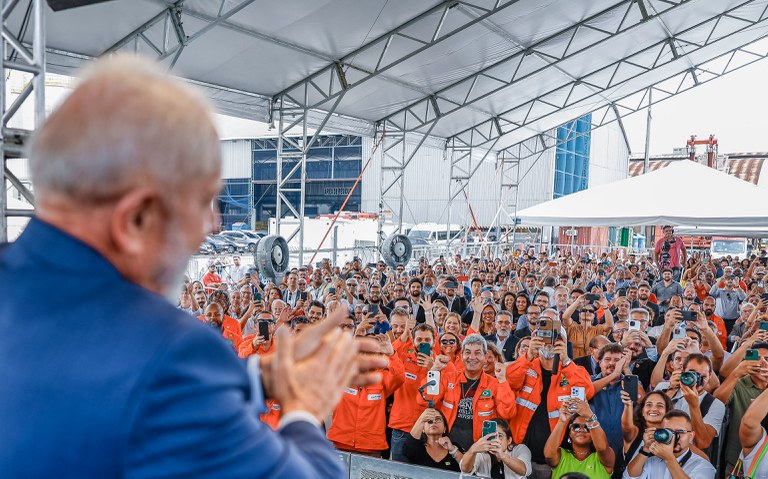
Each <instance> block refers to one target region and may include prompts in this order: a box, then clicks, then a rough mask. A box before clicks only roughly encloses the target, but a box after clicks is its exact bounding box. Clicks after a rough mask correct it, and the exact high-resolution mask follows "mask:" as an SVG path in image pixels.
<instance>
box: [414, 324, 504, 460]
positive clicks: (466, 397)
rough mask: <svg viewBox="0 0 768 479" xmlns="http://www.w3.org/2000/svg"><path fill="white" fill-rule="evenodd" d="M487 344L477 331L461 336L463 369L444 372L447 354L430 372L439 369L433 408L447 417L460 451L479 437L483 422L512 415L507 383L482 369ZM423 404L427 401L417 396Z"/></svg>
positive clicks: (431, 397)
mask: <svg viewBox="0 0 768 479" xmlns="http://www.w3.org/2000/svg"><path fill="white" fill-rule="evenodd" d="M487 352H488V344H487V342H486V341H485V339H483V337H482V336H480V335H479V334H471V335H469V336H467V337H466V338H464V342H463V344H462V350H461V357H462V361H463V363H464V370H463V371H453V372H448V371H445V370H444V368H445V366H446V365H447V364H448V358H447V357H446V356H439V357H438V358H437V360H436V361H435V365H434V366H432V371H440V387H439V391H438V393H437V394H435V395H430V394H426V395H425V397H426V400H427V401H429V400H433V401H434V406H435V409H438V410H440V411H441V412H442V413H443V414H444V415H445V417H446V419H447V420H448V424H447V426H448V431H449V432H448V435H449V437H450V439H451V442H452V443H453V444H454V445H456V446H457V447H458V448H459V449H460V450H461V451H467V450H468V449H469V448H470V446H472V444H474V443H475V441H477V440H478V439H480V437H481V436H482V430H483V421H485V420H488V419H493V418H496V417H501V418H503V419H505V420H507V421H510V420H512V419H513V418H514V417H515V412H516V409H517V405H516V404H515V395H514V393H513V392H512V390H511V389H510V387H509V385H508V384H507V383H506V382H499V381H498V380H497V379H496V378H495V377H493V376H490V375H488V374H486V373H484V372H483V368H484V367H485V361H486V359H485V358H486V354H487ZM417 401H418V402H419V404H420V405H422V406H427V405H428V404H427V402H426V401H425V400H424V399H423V398H421V397H419V398H417Z"/></svg>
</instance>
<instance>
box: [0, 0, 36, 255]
mask: <svg viewBox="0 0 768 479" xmlns="http://www.w3.org/2000/svg"><path fill="white" fill-rule="evenodd" d="M30 1H31V15H29V16H28V17H26V18H27V21H28V22H29V23H28V24H27V25H26V27H28V28H30V29H31V32H32V33H31V39H32V43H31V45H25V44H24V43H23V42H22V40H21V38H19V37H18V36H17V35H16V34H15V33H14V32H12V31H11V30H10V28H9V26H8V19H9V18H10V17H11V16H12V14H13V13H14V11H15V10H16V9H17V8H20V7H19V5H20V2H18V1H17V0H0V6H2V16H1V17H0V23H1V25H0V31H1V32H2V35H1V36H0V53H1V54H0V73H1V75H0V112H1V113H0V117H2V134H0V157H2V159H0V163H1V164H0V242H3V241H7V239H8V220H7V219H8V217H9V216H31V215H33V214H34V212H33V211H32V210H29V211H28V210H12V209H9V208H8V204H7V202H8V191H9V190H8V185H7V184H6V180H8V182H9V183H10V185H11V186H12V187H14V188H16V189H17V190H18V191H19V192H20V193H21V195H22V196H24V198H25V199H27V200H28V201H30V202H32V200H33V199H34V197H33V195H32V193H31V192H30V191H29V190H28V189H27V188H26V187H24V185H23V184H22V183H21V181H19V180H18V178H16V176H15V175H13V174H12V173H11V171H10V170H9V169H8V159H9V158H19V157H21V155H23V152H24V148H25V145H26V141H27V139H28V138H29V137H30V136H31V134H32V132H31V131H27V130H17V129H11V128H9V127H8V125H9V123H10V122H11V121H12V120H13V119H14V118H15V117H16V116H17V114H18V112H19V109H20V108H21V106H22V104H23V103H25V102H26V101H28V100H29V99H30V97H31V101H33V102H34V108H33V112H34V127H35V128H38V127H39V126H40V125H42V123H43V121H44V119H45V8H46V5H45V0H30ZM28 5H30V4H29V3H25V4H24V8H26V7H27V6H28ZM6 71H7V72H8V74H7V73H6ZM14 71H15V72H24V73H26V74H30V75H31V76H32V77H31V78H30V79H29V84H27V85H26V86H25V87H24V89H23V90H22V92H21V93H20V94H19V96H18V97H17V98H15V99H14V100H13V101H10V102H9V98H8V97H7V94H8V87H7V80H8V77H9V74H10V73H11V72H14ZM9 103H10V104H9Z"/></svg>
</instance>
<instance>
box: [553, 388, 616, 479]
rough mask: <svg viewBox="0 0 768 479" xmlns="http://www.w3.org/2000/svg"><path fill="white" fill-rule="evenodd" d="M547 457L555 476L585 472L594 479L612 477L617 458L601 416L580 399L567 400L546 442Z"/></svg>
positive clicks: (608, 478)
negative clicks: (600, 420)
mask: <svg viewBox="0 0 768 479" xmlns="http://www.w3.org/2000/svg"><path fill="white" fill-rule="evenodd" d="M566 429H567V431H566ZM564 435H565V436H566V437H565V438H563V436H564ZM544 457H545V458H546V460H547V464H549V466H550V467H552V477H560V476H561V475H562V474H565V473H566V472H582V473H585V474H587V475H589V477H590V478H591V479H610V477H611V473H613V464H614V461H615V454H614V452H613V449H611V447H610V445H609V444H608V438H607V437H606V436H605V432H604V431H603V429H602V426H601V425H600V422H599V421H598V419H597V416H596V415H595V414H594V413H593V412H592V409H590V407H589V403H587V402H586V401H582V400H580V399H577V398H569V399H567V400H565V401H563V405H562V406H561V407H560V416H559V418H558V421H557V425H555V427H554V429H552V434H550V435H549V439H547V443H546V444H545V445H544Z"/></svg>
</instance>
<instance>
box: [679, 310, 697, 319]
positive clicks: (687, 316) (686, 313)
mask: <svg viewBox="0 0 768 479" xmlns="http://www.w3.org/2000/svg"><path fill="white" fill-rule="evenodd" d="M680 314H682V318H680V319H682V320H683V321H696V313H695V312H694V311H680Z"/></svg>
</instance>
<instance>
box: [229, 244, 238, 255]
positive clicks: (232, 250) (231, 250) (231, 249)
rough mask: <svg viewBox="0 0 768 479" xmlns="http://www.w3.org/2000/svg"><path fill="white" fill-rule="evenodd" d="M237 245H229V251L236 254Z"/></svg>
mask: <svg viewBox="0 0 768 479" xmlns="http://www.w3.org/2000/svg"><path fill="white" fill-rule="evenodd" d="M235 251H236V250H235V247H234V246H232V245H229V246H227V253H229V254H234V253H235Z"/></svg>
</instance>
